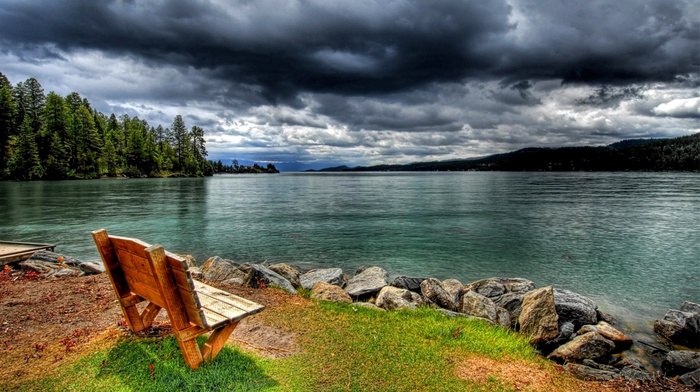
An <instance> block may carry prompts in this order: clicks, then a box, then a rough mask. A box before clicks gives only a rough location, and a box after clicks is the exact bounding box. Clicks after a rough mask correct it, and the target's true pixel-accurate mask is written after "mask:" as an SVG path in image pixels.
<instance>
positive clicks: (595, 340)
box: [547, 332, 615, 363]
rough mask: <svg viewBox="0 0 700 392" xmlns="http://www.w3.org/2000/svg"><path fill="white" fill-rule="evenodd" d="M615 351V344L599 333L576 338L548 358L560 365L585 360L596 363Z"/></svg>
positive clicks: (590, 333) (589, 333) (558, 348)
mask: <svg viewBox="0 0 700 392" xmlns="http://www.w3.org/2000/svg"><path fill="white" fill-rule="evenodd" d="M614 350H615V343H613V342H612V341H610V340H608V339H606V338H604V337H603V336H602V335H601V334H599V333H597V332H588V333H586V334H583V335H579V336H576V337H575V338H573V339H572V340H571V341H570V342H567V343H566V344H564V345H563V346H559V347H557V348H556V349H555V350H554V351H552V352H551V353H550V354H549V355H548V356H547V358H549V359H552V360H554V361H556V362H559V363H567V362H576V363H580V362H582V361H583V360H584V359H591V360H593V361H595V360H596V359H599V358H604V357H606V356H607V355H609V354H610V353H612V352H613V351H614Z"/></svg>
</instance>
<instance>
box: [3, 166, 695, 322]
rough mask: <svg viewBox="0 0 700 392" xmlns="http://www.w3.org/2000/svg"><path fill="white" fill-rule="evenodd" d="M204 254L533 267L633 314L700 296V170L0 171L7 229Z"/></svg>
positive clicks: (428, 266)
mask: <svg viewBox="0 0 700 392" xmlns="http://www.w3.org/2000/svg"><path fill="white" fill-rule="evenodd" d="M97 228H106V229H107V230H108V231H109V232H110V233H112V234H118V235H124V236H133V237H137V238H140V239H142V240H144V241H147V242H150V243H160V244H163V245H164V246H165V247H166V249H169V250H171V251H174V252H183V253H191V254H193V255H194V256H195V257H196V258H197V260H199V261H200V262H202V261H204V260H205V259H206V258H207V257H209V256H213V255H219V256H222V257H225V258H230V259H234V260H236V261H239V262H251V263H258V262H262V261H267V262H269V263H277V262H287V263H292V264H296V265H299V266H301V267H303V268H311V267H330V266H339V267H342V268H343V269H344V270H345V271H346V272H347V273H352V272H353V271H354V270H355V269H356V268H357V267H359V266H362V265H378V266H381V267H383V268H385V269H386V270H387V271H389V273H390V275H391V276H392V277H393V276H395V275H398V274H405V275H414V276H434V277H437V278H441V279H444V278H448V277H454V278H457V279H459V280H461V281H462V282H468V281H473V280H477V279H481V278H486V277H492V276H509V277H515V276H518V277H525V278H528V279H531V280H533V281H535V283H536V284H537V285H538V286H544V285H549V284H553V285H555V286H558V287H563V288H568V289H571V290H573V291H577V292H580V293H582V294H585V295H588V296H590V297H591V298H593V299H595V300H596V301H597V302H598V303H599V305H600V306H601V308H603V309H604V310H606V311H609V312H611V313H613V314H617V315H618V316H621V317H623V318H625V319H630V320H633V321H634V322H637V321H639V322H645V323H650V321H641V320H652V319H653V318H660V317H661V316H663V314H664V312H665V310H666V309H667V308H669V307H674V308H677V307H678V306H680V304H681V303H682V301H683V300H692V301H695V302H698V301H700V176H698V175H697V174H692V173H670V174H669V173H479V172H477V173H348V174H345V173H343V174H326V173H323V174H321V173H287V174H280V175H224V176H215V177H213V178H195V179H192V178H184V179H135V180H112V179H110V180H94V181H62V182H25V183H8V182H4V183H0V239H4V240H16V241H35V242H50V243H56V244H58V247H57V251H58V252H61V253H65V254H68V255H71V256H74V257H78V258H81V259H85V260H95V259H98V255H97V252H96V250H95V248H94V245H93V243H92V240H91V237H90V231H91V230H94V229H97Z"/></svg>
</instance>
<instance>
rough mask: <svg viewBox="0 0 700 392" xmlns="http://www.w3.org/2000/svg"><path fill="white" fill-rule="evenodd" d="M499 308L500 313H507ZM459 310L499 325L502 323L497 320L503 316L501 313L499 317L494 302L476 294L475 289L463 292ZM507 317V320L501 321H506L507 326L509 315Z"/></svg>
mask: <svg viewBox="0 0 700 392" xmlns="http://www.w3.org/2000/svg"><path fill="white" fill-rule="evenodd" d="M501 309H502V312H501V313H502V314H503V313H505V314H506V315H507V314H508V311H507V310H505V309H503V308H501ZM459 311H460V312H461V313H464V314H468V315H470V316H474V317H480V318H485V319H487V320H489V321H490V322H492V323H494V324H499V325H502V324H501V323H500V322H499V321H501V319H502V317H504V316H503V315H501V317H499V313H498V311H497V309H496V304H494V303H493V301H491V299H490V298H487V297H485V296H483V295H481V294H478V293H476V292H475V291H467V292H466V293H464V295H463V296H462V302H461V304H460V306H459ZM507 317H508V318H507V320H503V321H507V322H508V325H507V326H509V325H510V317H509V316H507Z"/></svg>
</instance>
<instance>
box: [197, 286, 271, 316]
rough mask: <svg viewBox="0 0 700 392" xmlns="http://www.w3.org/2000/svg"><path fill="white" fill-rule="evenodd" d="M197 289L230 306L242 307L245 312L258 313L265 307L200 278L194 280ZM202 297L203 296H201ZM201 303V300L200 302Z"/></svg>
mask: <svg viewBox="0 0 700 392" xmlns="http://www.w3.org/2000/svg"><path fill="white" fill-rule="evenodd" d="M194 283H195V291H196V292H197V293H198V294H202V295H203V296H206V297H209V298H212V299H214V300H217V301H221V302H224V303H226V304H228V305H229V306H232V307H235V308H238V309H241V310H243V311H245V312H250V313H252V314H255V313H258V312H260V311H262V310H264V309H265V307H264V306H263V305H260V304H258V303H255V302H253V301H251V300H248V299H245V298H242V297H239V296H237V295H234V294H231V293H229V292H227V291H223V290H220V289H217V288H216V287H212V286H209V285H208V284H206V283H202V282H200V281H198V280H195V281H194ZM200 299H202V297H200ZM200 303H201V302H200Z"/></svg>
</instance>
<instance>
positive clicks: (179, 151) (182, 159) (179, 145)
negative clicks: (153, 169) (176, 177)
mask: <svg viewBox="0 0 700 392" xmlns="http://www.w3.org/2000/svg"><path fill="white" fill-rule="evenodd" d="M172 132H173V139H174V145H173V149H174V150H175V158H176V162H175V167H174V169H175V170H176V171H185V170H186V168H185V165H186V163H187V158H188V156H189V151H190V150H189V148H188V146H189V136H188V134H187V128H186V127H185V121H183V120H182V116H180V115H179V114H178V115H177V116H175V120H174V121H173V127H172Z"/></svg>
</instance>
